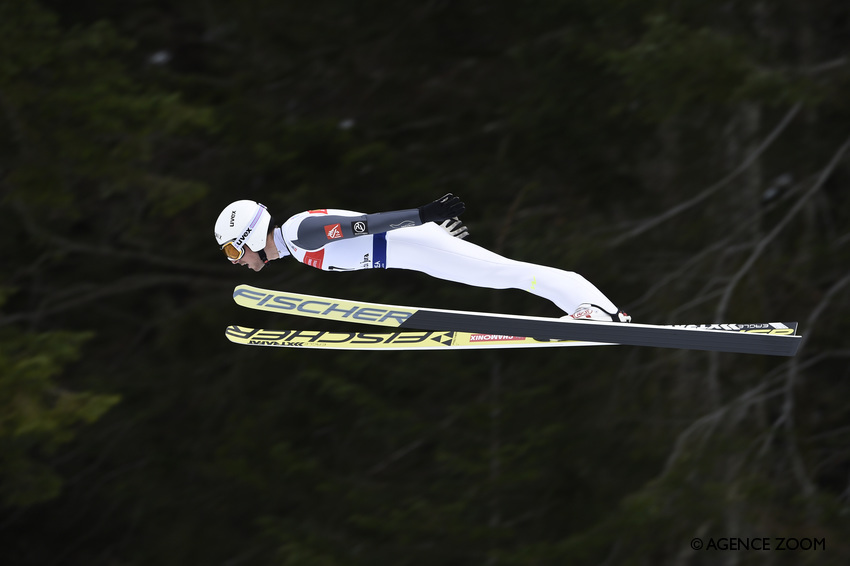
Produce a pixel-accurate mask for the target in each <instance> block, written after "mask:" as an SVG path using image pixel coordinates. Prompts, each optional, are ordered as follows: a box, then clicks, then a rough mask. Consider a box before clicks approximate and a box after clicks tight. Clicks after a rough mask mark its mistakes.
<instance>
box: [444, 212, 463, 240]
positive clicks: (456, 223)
mask: <svg viewBox="0 0 850 566" xmlns="http://www.w3.org/2000/svg"><path fill="white" fill-rule="evenodd" d="M440 228H442V229H443V230H445V231H446V232H448V233H449V235H450V236H454V237H455V238H460V239H461V240H463V239H464V238H466V237H467V236H469V230H468V229H467V227H466V226H464V224H463V222H461V221H460V218H458V217H457V216H455V217H454V218H449V219H448V220H445V221H443V222H442V223H441V224H440Z"/></svg>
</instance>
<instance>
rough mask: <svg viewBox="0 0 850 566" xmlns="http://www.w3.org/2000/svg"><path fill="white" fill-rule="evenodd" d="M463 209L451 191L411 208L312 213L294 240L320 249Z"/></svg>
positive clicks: (311, 248)
mask: <svg viewBox="0 0 850 566" xmlns="http://www.w3.org/2000/svg"><path fill="white" fill-rule="evenodd" d="M463 210H464V207H463V203H462V202H460V199H458V198H457V197H456V196H454V195H451V194H448V195H445V196H443V197H441V198H439V199H437V200H435V201H434V202H432V203H429V204H426V205H425V206H421V207H419V208H411V209H407V210H395V211H392V212H377V213H374V214H351V215H339V214H336V215H323V216H311V217H308V218H305V219H304V220H303V221H302V222H301V224H300V225H299V226H298V236H297V238H296V239H295V240H293V242H292V243H293V244H294V245H296V246H299V247H301V248H303V249H306V250H316V249H319V248H321V247H322V246H324V245H326V244H328V243H330V242H332V241H334V240H341V239H347V238H355V237H357V236H366V235H369V234H381V233H383V232H389V231H390V230H397V229H399V228H408V227H410V226H421V225H422V224H424V223H425V222H432V221H433V222H438V221H442V220H447V219H449V218H452V217H454V216H457V215H458V214H461V213H462V212H463Z"/></svg>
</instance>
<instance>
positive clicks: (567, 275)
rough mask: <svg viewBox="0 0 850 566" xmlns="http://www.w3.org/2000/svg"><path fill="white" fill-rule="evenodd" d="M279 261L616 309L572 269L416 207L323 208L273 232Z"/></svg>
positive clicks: (567, 308)
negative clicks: (479, 238)
mask: <svg viewBox="0 0 850 566" xmlns="http://www.w3.org/2000/svg"><path fill="white" fill-rule="evenodd" d="M274 238H275V244H276V247H277V248H278V251H279V253H280V255H281V257H283V256H285V255H287V254H291V255H292V256H293V257H294V258H295V259H296V260H298V261H300V262H302V263H304V264H307V265H309V266H312V267H316V268H318V269H322V270H325V271H352V270H358V269H410V270H413V271H419V272H422V273H427V274H428V275H430V276H432V277H436V278H438V279H445V280H447V281H455V282H458V283H465V284H467V285H473V286H475V287H486V288H490V289H521V290H523V291H527V292H529V293H533V294H534V295H537V296H540V297H543V298H545V299H549V300H550V301H552V302H553V303H555V304H556V305H557V306H558V307H559V308H560V309H562V310H563V311H564V312H566V313H572V312H573V311H574V310H575V309H576V308H577V307H578V305H579V304H580V303H592V304H594V305H598V306H600V307H602V308H603V309H605V310H607V311H609V312H617V307H616V306H615V305H614V303H612V302H611V301H610V300H609V299H608V298H607V297H606V296H605V295H604V294H602V292H601V291H600V290H599V289H597V288H596V287H595V286H594V285H593V284H592V283H590V282H589V281H588V280H587V279H585V278H584V277H582V276H581V275H579V274H578V273H574V272H571V271H563V270H560V269H555V268H552V267H546V266H542V265H536V264H533V263H526V262H521V261H515V260H512V259H508V258H505V257H502V256H500V255H498V254H496V253H493V252H491V251H489V250H486V249H484V248H482V247H480V246H477V245H475V244H473V243H471V242H467V241H465V240H462V239H460V238H456V237H453V236H452V235H450V234H449V233H448V232H447V231H446V230H444V229H443V228H442V227H440V226H439V225H438V224H436V223H434V222H427V223H425V224H422V223H421V221H420V220H419V213H418V211H417V210H416V209H412V210H403V211H396V212H386V213H378V214H363V213H360V212H353V211H350V210H337V209H322V210H310V211H306V212H302V213H299V214H296V215H295V216H292V217H291V218H289V219H288V220H287V221H286V222H284V223H283V225H282V226H280V227H275V229H274Z"/></svg>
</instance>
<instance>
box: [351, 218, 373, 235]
mask: <svg viewBox="0 0 850 566" xmlns="http://www.w3.org/2000/svg"><path fill="white" fill-rule="evenodd" d="M351 231H352V232H354V235H355V236H362V235H363V234H368V233H369V223H368V222H365V221H363V220H358V221H357V222H352V223H351Z"/></svg>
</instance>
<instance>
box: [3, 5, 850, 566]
mask: <svg viewBox="0 0 850 566" xmlns="http://www.w3.org/2000/svg"><path fill="white" fill-rule="evenodd" d="M848 34H850V9H848V6H847V5H846V3H844V2H839V1H837V0H821V1H818V2H809V3H803V2H796V1H791V0H766V1H763V2H757V3H748V2H726V3H710V2H701V1H697V0H684V1H677V2H670V1H666V0H651V1H646V0H595V1H587V0H567V1H555V0H544V1H541V2H534V3H516V2H514V3H510V2H496V3H493V2H483V1H480V0H462V1H456V2H430V3H421V4H416V3H414V4H409V3H407V4H405V3H395V4H393V3H384V2H371V1H362V2H343V1H341V0H313V1H311V2H300V1H297V0H289V1H286V2H277V1H271V0H256V1H254V2H249V3H244V2H242V3H234V2H225V1H222V0H208V1H206V2H181V3H163V2H155V1H153V0H129V1H127V2H121V3H116V2H106V1H103V0H86V1H83V2H73V3H68V2H60V1H56V0H42V1H36V0H8V1H5V2H2V3H0V207H2V215H3V218H4V221H5V222H4V226H5V227H6V228H7V230H6V232H7V239H6V245H5V246H4V247H3V249H4V253H3V257H2V259H0V261H2V265H3V268H2V270H0V299H2V300H0V562H2V563H3V564H15V565H20V566H30V565H43V564H68V565H77V564H79V565H85V566H96V565H110V566H112V565H115V566H117V565H122V566H130V565H147V564H158V565H163V566H166V565H171V564H174V565H178V564H180V565H184V564H222V565H224V564H227V565H236V564H280V565H287V566H295V565H299V566H337V565H355V564H356V565H360V564H363V565H370V566H373V565H375V564H399V565H419V564H422V565H429V566H430V565H433V564H445V565H451V564H464V565H466V564H490V565H494V566H495V565H520V564H522V565H527V564H535V565H548V564H579V565H581V564H588V565H590V564H635V565H644V564H647V565H648V564H652V565H656V564H693V565H697V564H718V563H720V564H762V563H764V564H775V565H784V564H801V563H810V564H815V563H816V564H835V565H838V564H846V563H848V559H850V550H848V549H847V546H846V543H845V542H844V540H843V533H846V532H847V529H848V527H850V525H848V519H847V517H848V512H850V507H848V505H850V502H849V501H850V499H848V494H850V484H848V469H850V452H848V449H847V446H848V445H850V428H848V426H847V422H848V418H850V410H848V405H847V403H846V402H845V399H846V398H847V395H848V392H850V385H848V383H850V382H848V377H850V376H848V371H847V363H846V360H847V358H848V350H847V347H846V338H845V336H846V335H847V328H846V327H847V322H846V321H847V320H850V274H848V273H847V265H850V257H848V256H850V245H849V244H850V232H848V228H847V227H848V226H850V200H848V194H850V191H848V190H847V184H848V181H849V180H850V156H848V152H850V104H848V100H850V97H848V96H847V92H848V85H850V61H848V54H847V52H846V46H847V41H846V39H847V37H848ZM449 191H451V192H454V193H456V194H458V195H460V196H461V197H462V198H463V199H464V200H465V202H466V204H467V213H466V214H465V216H464V220H465V222H466V223H467V225H468V226H469V227H470V231H471V234H472V236H471V238H472V240H473V241H474V242H476V243H479V244H481V245H483V246H485V247H487V248H490V249H494V250H495V251H498V252H500V253H503V254H505V255H508V256H510V257H513V258H516V259H520V260H525V261H532V262H537V263H543V264H548V265H553V266H557V267H561V268H564V269H569V270H574V271H577V272H579V273H582V274H583V275H585V276H586V277H587V278H588V279H590V280H591V281H593V282H594V283H595V284H597V285H598V286H599V287H600V288H601V289H602V290H603V291H604V292H605V293H606V294H607V295H608V296H610V297H611V298H612V299H613V300H614V301H615V302H616V303H618V304H619V305H620V306H621V307H623V308H624V309H625V310H627V311H628V312H629V313H630V314H631V315H632V316H633V317H634V319H635V320H636V321H641V322H648V323H683V322H717V321H724V322H755V321H766V320H774V319H779V318H781V319H785V320H799V322H800V323H801V330H802V333H803V334H804V335H805V336H806V339H805V342H804V344H803V346H802V348H801V352H800V354H799V355H798V356H797V357H795V358H793V359H789V360H784V359H767V358H762V357H757V356H738V355H728V354H726V355H720V354H708V353H700V352H676V351H668V350H660V349H659V350H654V349H638V348H627V347H617V348H605V349H602V348H588V349H578V348H570V349H565V350H569V351H554V349H552V350H547V349H543V350H539V351H533V352H528V351H524V352H486V353H481V352H452V353H406V352H395V353H371V354H367V353H346V352H336V353H318V354H317V353H311V352H305V351H278V350H275V349H271V348H240V347H236V346H233V345H231V344H229V343H227V342H226V341H225V339H224V337H223V331H224V328H225V326H226V325H227V324H231V323H240V324H246V325H250V326H258V327H263V326H265V327H270V328H274V327H279V328H282V327H286V326H288V325H289V324H293V323H298V324H301V323H303V321H302V322H299V321H292V320H288V319H286V318H285V317H281V316H279V315H278V316H274V315H268V314H265V313H260V312H248V311H245V310H243V309H239V308H237V307H236V306H234V305H233V304H232V301H231V300H230V294H231V291H232V288H233V286H234V285H235V284H237V283H241V282H250V283H252V284H255V285H259V286H268V287H273V288H279V289H286V288H290V289H293V290H298V291H302V292H313V293H315V294H325V295H330V296H334V295H337V296H349V297H352V298H357V299H362V300H374V301H380V302H388V303H396V304H414V305H421V306H435V307H442V308H463V309H467V310H490V311H497V312H518V313H525V314H531V315H541V316H559V315H560V314H561V313H559V312H557V309H555V307H554V306H553V305H550V304H548V303H546V302H545V301H542V300H540V299H538V298H536V297H534V296H531V295H528V294H525V293H522V292H519V291H492V290H485V289H473V288H469V287H464V286H461V285H456V284H451V283H447V282H441V281H436V280H433V279H429V278H427V277H426V276H424V275H421V274H416V273H406V272H397V271H387V272H381V273H376V272H354V273H344V274H328V273H320V272H319V271H317V270H313V269H310V268H308V267H305V266H303V265H296V264H295V263H294V262H291V261H285V260H284V261H280V262H274V263H273V264H270V265H269V266H267V268H266V269H264V270H263V271H262V272H261V273H259V274H254V273H252V272H247V271H245V270H240V269H236V268H234V267H232V266H231V265H229V264H228V263H227V262H226V261H223V259H222V256H221V254H220V252H219V251H218V250H216V249H215V243H214V240H213V237H212V226H213V223H214V220H215V217H216V215H217V214H218V212H219V211H220V210H221V208H222V207H223V206H224V205H226V204H227V203H228V202H231V201H233V200H236V199H240V198H253V199H257V200H259V201H260V202H263V203H264V204H267V205H268V206H269V207H270V210H271V211H272V213H273V214H274V215H275V217H276V218H277V219H278V220H283V219H284V218H285V217H286V216H287V215H289V214H294V213H296V212H299V211H302V210H306V209H311V208H325V207H333V208H349V209H353V210H362V211H367V212H379V211H382V210H393V209H399V208H410V207H413V206H418V205H421V204H424V203H426V202H429V201H430V200H432V199H433V198H436V197H438V196H440V195H442V194H444V193H445V192H449ZM310 324H311V325H315V323H310ZM712 537H713V538H714V539H718V538H721V537H733V538H734V537H739V538H756V537H769V538H770V539H771V540H773V541H774V546H775V545H776V542H775V540H776V539H777V538H779V537H785V538H796V539H804V538H809V539H814V540H824V541H825V543H826V549H825V550H809V551H803V550H798V551H793V552H792V551H789V552H780V551H773V552H758V551H731V550H727V551H722V550H709V549H703V550H701V551H696V550H693V549H692V547H691V545H690V542H691V540H692V539H694V538H700V539H702V540H704V541H709V540H710V539H712Z"/></svg>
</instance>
